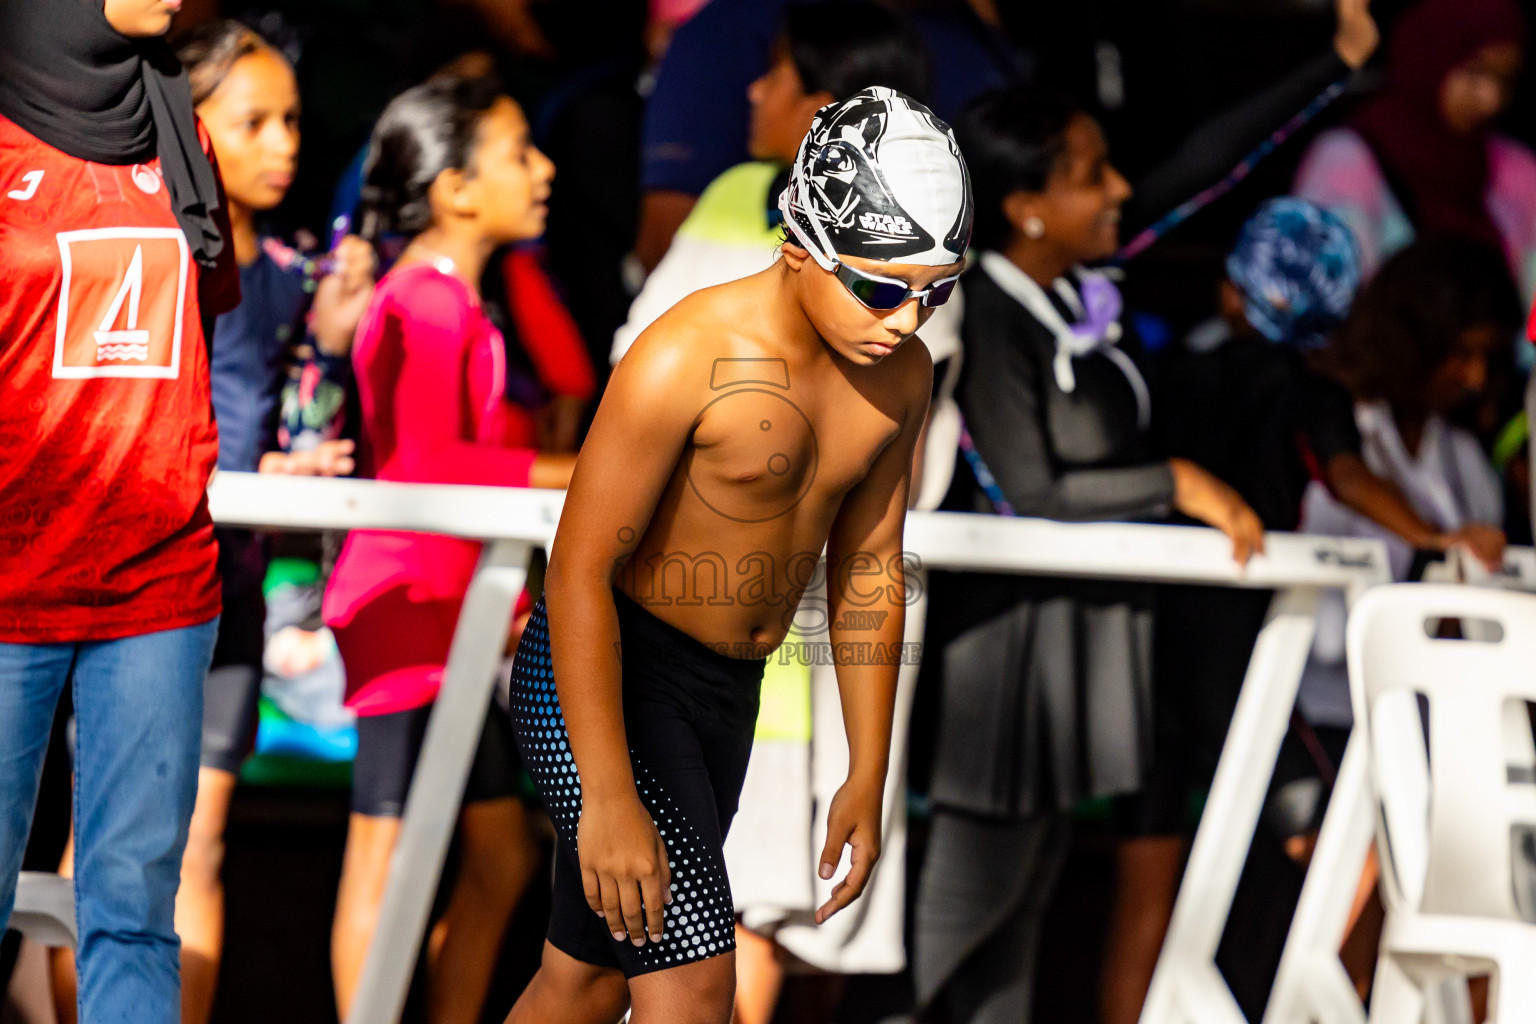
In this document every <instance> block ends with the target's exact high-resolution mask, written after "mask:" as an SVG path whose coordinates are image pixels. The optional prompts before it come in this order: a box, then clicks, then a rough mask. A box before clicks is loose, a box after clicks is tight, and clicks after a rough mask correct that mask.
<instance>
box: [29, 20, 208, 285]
mask: <svg viewBox="0 0 1536 1024" xmlns="http://www.w3.org/2000/svg"><path fill="white" fill-rule="evenodd" d="M104 6H105V3H104V0H0V114H3V115H5V116H6V117H7V118H9V119H10V120H11V121H13V122H15V123H16V124H17V125H19V126H20V127H22V128H24V129H26V130H27V131H28V132H30V133H31V134H32V135H34V136H36V137H37V138H39V139H41V140H42V141H43V142H46V143H48V145H50V146H53V147H54V148H55V149H58V150H61V151H63V152H65V153H68V154H69V155H70V156H72V157H75V158H77V159H80V160H89V161H91V162H93V163H100V164H117V165H125V164H135V163H144V162H147V161H148V160H151V159H153V158H154V157H155V156H159V157H160V171H161V173H162V174H163V175H164V177H165V183H166V185H167V186H168V187H169V189H170V196H171V206H172V208H173V209H174V210H175V212H176V221H177V223H178V224H180V225H181V230H182V232H183V233H184V234H185V235H186V236H187V244H188V245H189V246H191V249H192V254H193V256H194V258H196V260H197V262H198V263H199V264H200V265H202V266H204V267H211V266H213V264H214V261H215V258H216V257H217V256H218V255H219V253H220V252H222V251H223V249H224V238H223V236H222V235H221V234H220V232H219V227H218V224H217V223H216V222H215V221H214V219H213V212H214V211H215V210H217V209H218V208H219V188H218V180H217V179H216V178H215V176H214V173H213V167H212V166H211V165H210V164H209V162H208V158H207V157H206V156H205V155H204V154H203V149H202V146H201V144H199V142H198V139H197V122H196V119H195V117H194V115H193V112H192V92H191V89H190V87H189V86H188V84H187V75H186V71H185V70H184V69H183V68H182V66H181V64H180V63H179V62H178V61H177V60H176V56H175V54H174V53H172V52H171V48H170V47H169V46H168V45H166V43H165V41H164V40H163V39H130V38H129V37H127V36H125V35H122V34H121V33H119V32H118V31H117V30H116V29H114V28H113V27H112V26H111V25H110V24H108V22H107V17H106V14H105V12H104Z"/></svg>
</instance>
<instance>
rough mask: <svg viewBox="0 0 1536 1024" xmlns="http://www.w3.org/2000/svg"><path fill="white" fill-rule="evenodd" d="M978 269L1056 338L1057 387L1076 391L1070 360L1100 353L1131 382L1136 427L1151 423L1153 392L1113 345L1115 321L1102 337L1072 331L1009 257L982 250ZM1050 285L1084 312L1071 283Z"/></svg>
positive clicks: (1074, 308)
mask: <svg viewBox="0 0 1536 1024" xmlns="http://www.w3.org/2000/svg"><path fill="white" fill-rule="evenodd" d="M981 268H982V269H983V270H985V271H986V272H987V276H988V277H990V278H991V279H992V280H993V281H994V282H995V283H996V284H997V286H998V287H999V288H1001V289H1002V290H1003V291H1004V292H1006V293H1007V294H1008V296H1009V297H1010V298H1011V299H1013V300H1014V301H1015V302H1017V303H1018V304H1019V305H1021V306H1023V307H1024V308H1025V309H1026V310H1028V311H1029V313H1030V315H1032V316H1033V317H1034V318H1035V319H1036V320H1038V321H1039V322H1040V324H1041V326H1043V327H1044V328H1045V329H1046V330H1048V331H1050V332H1051V334H1052V336H1053V337H1054V338H1055V339H1056V357H1055V358H1054V359H1053V360H1052V361H1051V367H1052V370H1053V371H1054V373H1055V376H1056V386H1057V387H1059V388H1061V390H1062V391H1063V392H1065V393H1066V394H1069V395H1070V394H1071V393H1072V392H1073V391H1075V390H1077V374H1076V373H1074V372H1073V370H1072V360H1073V359H1074V358H1081V357H1083V356H1089V355H1092V354H1094V353H1095V352H1101V353H1103V354H1104V355H1105V356H1106V357H1108V358H1109V360H1110V362H1112V363H1114V364H1115V365H1116V366H1118V367H1119V368H1120V372H1121V373H1123V374H1125V379H1126V381H1127V382H1129V383H1130V385H1131V391H1132V392H1134V393H1135V395H1136V424H1137V426H1138V427H1139V428H1140V429H1142V430H1146V429H1147V428H1148V427H1149V426H1151V423H1152V394H1151V392H1150V391H1149V390H1148V388H1147V381H1146V378H1144V377H1143V376H1142V375H1141V371H1140V370H1138V369H1137V368H1136V364H1135V363H1134V362H1132V360H1131V357H1130V356H1128V355H1126V354H1125V353H1124V352H1122V351H1120V349H1119V348H1117V347H1116V343H1117V342H1118V341H1119V340H1120V334H1121V329H1120V325H1119V324H1118V323H1114V324H1110V325H1109V329H1108V330H1107V331H1105V334H1104V336H1103V337H1098V338H1096V337H1093V336H1092V335H1084V334H1079V333H1078V332H1076V331H1074V330H1072V327H1071V325H1070V324H1068V323H1067V322H1066V320H1065V319H1063V318H1062V315H1061V313H1060V312H1059V311H1058V310H1057V309H1056V306H1055V304H1054V303H1052V302H1051V300H1050V297H1049V296H1048V295H1046V294H1045V289H1043V288H1041V287H1040V286H1039V285H1038V284H1036V283H1035V280H1034V279H1033V278H1032V277H1030V276H1029V275H1028V274H1026V273H1024V271H1022V270H1020V269H1019V268H1018V267H1017V266H1015V265H1014V264H1013V262H1012V261H1011V260H1009V259H1008V257H1006V256H1004V255H1002V254H1001V253H997V252H990V251H988V252H984V253H982V254H981ZM1078 272H1079V273H1081V274H1085V275H1086V274H1092V273H1095V272H1094V271H1092V270H1084V269H1082V268H1078ZM1052 288H1053V289H1054V290H1055V292H1056V294H1057V295H1060V296H1061V298H1062V301H1063V302H1065V303H1066V304H1067V306H1068V307H1069V308H1070V309H1071V310H1072V311H1073V312H1074V313H1076V314H1078V315H1079V316H1081V315H1083V305H1082V301H1081V299H1079V298H1078V296H1077V293H1076V292H1075V291H1073V289H1072V286H1071V284H1070V283H1068V282H1067V281H1066V280H1065V279H1064V278H1059V277H1058V278H1057V279H1056V280H1055V282H1054V283H1053V284H1052Z"/></svg>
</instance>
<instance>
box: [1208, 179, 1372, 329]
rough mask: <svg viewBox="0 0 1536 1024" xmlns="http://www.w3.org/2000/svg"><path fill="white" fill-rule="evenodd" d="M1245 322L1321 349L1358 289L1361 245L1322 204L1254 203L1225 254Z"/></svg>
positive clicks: (1302, 201)
mask: <svg viewBox="0 0 1536 1024" xmlns="http://www.w3.org/2000/svg"><path fill="white" fill-rule="evenodd" d="M1227 276H1228V277H1229V278H1230V279H1231V281H1232V283H1233V284H1235V285H1236V286H1237V287H1238V290H1239V291H1241V292H1242V294H1243V300H1244V311H1245V312H1246V314H1247V316H1248V322H1249V323H1250V324H1252V325H1253V327H1254V328H1255V329H1256V330H1257V331H1258V332H1259V333H1260V334H1262V335H1264V337H1266V338H1268V339H1269V340H1270V341H1273V342H1277V343H1280V344H1285V345H1294V346H1296V347H1297V348H1304V349H1307V348H1320V347H1321V346H1322V345H1323V344H1324V343H1325V342H1326V341H1327V340H1328V335H1329V334H1330V333H1331V332H1332V331H1333V330H1334V329H1335V328H1336V327H1338V325H1339V324H1340V323H1342V322H1343V320H1344V317H1345V316H1346V315H1347V314H1348V313H1349V306H1350V303H1351V302H1353V301H1354V297H1355V290H1356V289H1357V288H1358V287H1359V286H1360V250H1359V247H1358V246H1357V245H1356V243H1355V238H1354V235H1353V234H1351V233H1350V230H1349V228H1348V227H1347V226H1346V225H1345V224H1344V222H1343V221H1342V220H1340V219H1339V218H1338V217H1337V216H1335V215H1334V214H1332V213H1330V212H1328V211H1327V210H1324V209H1323V208H1322V207H1320V206H1317V205H1315V204H1313V203H1310V202H1307V201H1306V200H1305V199H1295V198H1292V197H1290V196H1284V197H1281V198H1279V199H1271V200H1269V201H1268V202H1266V203H1264V204H1263V205H1262V206H1260V207H1259V210H1258V212H1257V213H1255V214H1254V215H1253V217H1251V218H1250V219H1249V221H1248V223H1247V224H1244V225H1243V230H1242V232H1241V233H1240V234H1239V235H1238V238H1237V245H1236V246H1235V247H1234V248H1233V250H1232V254H1231V255H1230V256H1228V257H1227Z"/></svg>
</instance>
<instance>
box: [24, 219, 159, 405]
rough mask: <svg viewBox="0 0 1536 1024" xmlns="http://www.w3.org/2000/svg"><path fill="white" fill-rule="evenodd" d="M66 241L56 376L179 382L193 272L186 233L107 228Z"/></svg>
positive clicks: (70, 235) (62, 244)
mask: <svg viewBox="0 0 1536 1024" xmlns="http://www.w3.org/2000/svg"><path fill="white" fill-rule="evenodd" d="M58 239H59V255H60V258H61V260H62V264H63V276H62V280H61V283H60V287H59V315H58V334H57V338H56V339H55V343H54V352H53V376H54V377H56V378H75V379H79V378H89V377H162V378H174V377H175V376H176V375H177V372H178V370H179V368H180V366H181V337H182V310H183V308H184V304H185V300H186V295H187V272H188V267H189V261H188V253H187V242H186V237H185V236H184V235H183V234H182V233H181V231H180V230H179V229H177V228H104V229H99V230H91V231H65V232H61V233H60V234H59V236H58Z"/></svg>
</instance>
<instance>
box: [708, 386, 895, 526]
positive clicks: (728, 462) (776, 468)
mask: <svg viewBox="0 0 1536 1024" xmlns="http://www.w3.org/2000/svg"><path fill="white" fill-rule="evenodd" d="M760 376H762V377H765V378H766V377H767V376H768V375H766V374H763V375H760ZM782 380H783V378H775V379H749V380H739V381H736V382H735V383H732V384H730V385H729V386H726V387H720V388H716V389H714V393H713V394H711V395H710V396H709V398H708V399H707V400H706V404H705V407H704V410H703V412H702V414H701V415H700V417H699V422H698V426H697V427H696V428H695V430H694V434H693V444H692V445H691V446H690V448H689V450H688V453H687V455H686V456H685V460H686V461H687V466H688V482H689V485H690V487H691V488H692V490H693V491H694V493H695V494H696V495H697V496H698V497H699V499H700V500H702V501H703V502H704V503H705V504H706V505H708V506H709V507H710V508H712V509H714V510H715V511H716V512H718V513H720V514H721V515H723V516H725V517H727V518H728V519H732V520H735V521H738V522H764V521H767V520H769V519H774V518H777V517H778V516H781V515H784V514H785V513H787V512H789V511H790V510H791V509H793V508H795V507H797V506H799V505H800V504H801V503H803V502H805V501H807V500H811V501H815V502H817V503H823V502H834V501H838V500H841V498H842V496H843V495H844V494H846V493H847V491H848V490H849V489H850V488H852V487H853V486H855V485H856V484H857V483H858V482H859V481H860V480H862V479H864V477H865V476H866V475H867V474H868V472H869V469H870V467H871V466H872V465H873V463H874V461H875V458H876V457H877V456H878V455H879V454H880V452H881V451H882V450H884V448H885V447H886V446H887V445H888V444H890V443H891V442H892V441H893V440H894V438H895V436H896V434H897V433H898V432H899V431H900V428H901V424H900V423H899V422H898V421H897V420H896V419H895V418H894V414H893V413H892V412H891V411H888V410H885V409H882V408H880V407H879V406H878V405H876V404H875V403H873V402H871V401H870V400H868V399H867V398H866V397H865V396H864V395H861V394H860V393H859V392H858V391H857V390H855V389H853V388H852V387H849V386H848V385H847V384H846V383H845V382H843V381H841V380H838V381H834V382H827V383H801V384H800V386H798V387H797V386H789V387H782V386H779V385H780V382H781V381H782Z"/></svg>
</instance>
